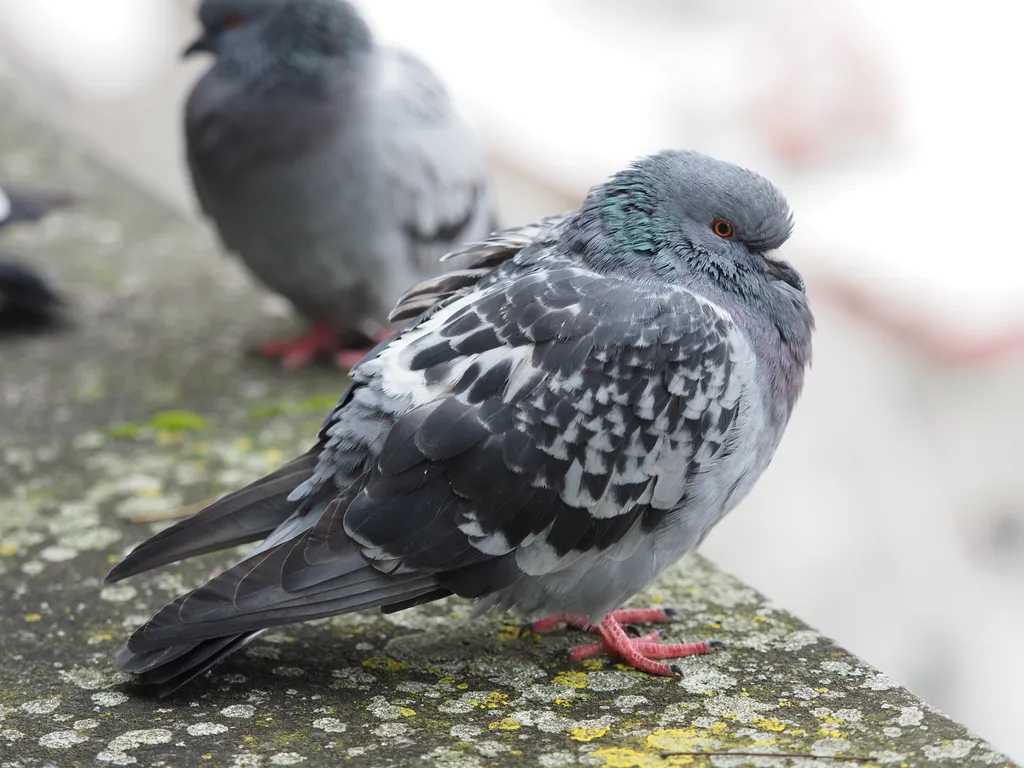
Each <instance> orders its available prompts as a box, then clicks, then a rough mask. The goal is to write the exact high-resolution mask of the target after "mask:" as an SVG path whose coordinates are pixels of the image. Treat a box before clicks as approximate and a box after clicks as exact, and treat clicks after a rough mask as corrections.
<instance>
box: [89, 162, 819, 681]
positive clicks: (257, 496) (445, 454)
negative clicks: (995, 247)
mask: <svg viewBox="0 0 1024 768" xmlns="http://www.w3.org/2000/svg"><path fill="white" fill-rule="evenodd" d="M791 228H792V218H791V216H790V213H789V209H788V205H787V203H786V201H785V199H784V197H783V196H782V194H781V193H780V192H779V191H778V190H777V189H776V188H775V187H774V186H773V185H772V184H771V183H770V182H769V181H767V180H766V179H765V178H763V177H762V176H759V175H757V174H755V173H753V172H751V171H748V170H745V169H742V168H740V167H737V166H735V165H731V164H728V163H725V162H722V161H719V160H715V159H713V158H710V157H707V156H705V155H702V154H698V153H695V152H690V151H681V150H665V151H663V152H661V153H658V154H655V155H652V156H650V157H646V158H642V159H640V160H637V161H636V162H634V163H633V164H632V165H631V166H629V167H628V168H626V169H625V170H623V171H620V172H619V173H617V174H616V175H614V176H612V177H611V178H610V179H609V180H607V181H606V182H605V183H603V184H600V185H598V186H596V187H594V188H593V189H591V191H590V192H589V193H588V195H587V197H586V198H585V200H584V201H583V203H582V204H581V206H580V208H579V209H577V210H575V211H571V212H568V213H565V214H562V215H557V216H553V217H549V218H547V219H544V220H541V221H539V222H537V223H535V224H531V225H529V226H524V227H520V228H515V229H509V230H506V231H502V232H498V233H495V234H492V235H491V236H489V237H488V238H486V239H484V240H483V241H481V242H480V243H475V244H469V245H467V246H464V247H462V248H460V249H458V250H457V251H455V252H452V254H451V257H450V258H452V259H458V258H460V257H462V258H464V259H465V260H466V264H467V266H466V267H464V268H461V269H454V270H452V271H450V272H448V273H447V274H444V275H442V276H440V277H437V278H433V279H431V280H428V281H425V282H424V283H422V284H420V285H418V286H416V287H414V288H412V289H410V290H409V291H408V292H407V293H406V294H405V295H404V296H403V297H402V298H401V299H400V301H399V302H398V304H397V306H396V307H395V309H394V310H393V312H392V314H391V317H392V319H396V320H397V319H402V318H406V319H408V320H410V322H409V324H408V325H407V326H406V327H404V328H403V329H402V330H401V331H399V333H398V334H397V335H395V336H393V337H392V338H390V339H389V340H386V341H384V342H382V343H380V344H378V345H377V346H376V347H375V348H374V349H373V350H372V351H371V352H370V353H369V354H368V355H367V356H366V357H365V358H364V359H363V360H362V361H361V362H360V363H359V364H357V365H356V366H355V368H354V369H353V370H352V373H351V378H352V382H351V386H350V388H349V389H348V391H347V392H346V393H345V394H344V395H343V396H342V397H341V399H340V401H339V402H338V404H337V406H336V407H335V408H334V410H333V412H332V413H331V414H330V415H329V416H328V417H327V419H326V421H325V423H324V425H323V428H322V429H321V431H320V434H319V438H318V441H317V443H316V445H315V446H313V447H312V448H311V450H309V451H308V452H307V453H305V454H303V455H302V456H300V457H298V458H296V459H294V460H293V461H291V462H290V463H288V464H286V465H284V466H283V467H281V468H280V469H278V470H277V471H276V472H274V473H272V474H270V475H268V476H267V477H264V478H262V479H261V480H257V481H256V482H254V483H253V484H251V485H249V486H247V487H245V488H242V489H241V490H238V491H236V492H234V493H232V494H230V495H228V496H226V497H224V498H223V499H221V500H219V501H217V502H215V503H214V504H212V505H211V506H209V507H207V508H206V509H204V510H203V511H201V512H199V513H197V514H196V515H195V516H193V517H191V518H189V519H187V520H183V521H181V522H179V523H177V524H176V525H174V526H172V527H170V528H168V529H166V530H164V531H162V532H161V533H158V534H157V535H155V536H153V537H152V538H151V539H149V540H148V541H146V542H144V543H142V544H140V545H139V546H138V547H136V548H135V549H134V550H133V551H132V552H131V553H129V554H128V555H127V556H126V557H125V559H124V560H122V561H121V562H120V563H119V564H118V565H116V566H115V567H114V568H113V569H112V570H111V572H110V573H109V574H108V576H107V577H106V581H107V583H112V582H116V581H118V580H120V579H123V578H126V577H129V576H132V575H135V574H138V573H142V572H144V571H148V570H150V569H153V568H157V567H158V566H162V565H165V564H168V563H173V562H176V561H179V560H182V559H184V558H188V557H192V556H193V555H199V554H203V553H207V552H212V551H215V550H220V549H224V548H227V547H233V546H236V545H240V544H244V543H247V542H254V541H257V540H259V539H262V542H261V543H260V544H259V545H258V546H257V547H256V549H255V551H254V552H253V553H252V554H251V555H250V556H248V557H246V558H245V559H243V560H242V561H241V562H239V563H238V564H236V565H234V566H232V567H230V568H228V569H227V570H225V571H223V572H222V573H220V574H219V575H217V576H215V577H214V578H212V579H211V580H209V581H208V582H207V583H206V584H204V585H202V586H200V587H198V588H197V589H194V590H192V591H191V592H188V593H186V594H184V595H181V596H180V597H178V598H177V599H176V600H174V601H173V602H171V603H169V604H168V605H166V606H165V607H164V608H162V609H161V610H160V611H158V612H157V613H156V614H155V615H154V616H153V617H152V618H151V619H150V620H149V621H148V622H147V623H145V624H144V625H143V626H141V627H139V628H138V629H137V630H136V631H135V632H134V633H132V635H131V636H130V638H129V639H128V641H127V645H126V647H125V648H124V649H123V650H122V651H121V653H120V655H119V656H118V659H117V666H118V667H119V668H120V669H121V670H124V671H126V672H128V673H132V674H134V675H136V676H137V680H138V682H139V683H140V684H141V685H142V686H144V687H149V688H151V689H152V688H155V691H156V693H157V694H158V695H160V696H164V695H167V694H169V693H171V692H172V691H174V690H175V689H177V688H178V687H180V686H181V685H183V684H185V683H186V682H188V681H189V680H190V679H192V678H194V677H195V676H197V675H199V674H201V673H204V672H206V671H207V670H209V669H211V668H212V667H214V666H215V665H216V664H218V663H219V662H221V661H222V660H223V659H224V658H225V657H227V656H228V655H229V654H231V653H233V652H235V651H237V650H238V649H240V648H242V647H244V646H245V645H247V644H248V643H250V642H251V641H252V640H253V639H254V638H256V637H257V636H258V635H259V634H260V633H261V632H262V631H263V630H265V629H267V628H269V627H273V626H278V625H282V624H290V623H294V622H300V621H307V620H310V619H316V618H321V617H325V616H331V615H336V614H344V613H349V612H352V611H360V610H366V609H370V608H376V607H379V608H381V610H383V611H384V612H386V613H390V612H394V611H400V610H403V609H406V608H410V607H412V606H415V605H419V604H421V603H425V602H428V601H431V600H435V599H438V598H442V597H446V596H449V595H453V594H454V595H458V596H461V597H464V598H471V599H475V600H477V601H478V604H477V609H476V613H477V614H480V613H483V612H485V611H488V610H497V611H514V612H517V613H519V614H522V615H524V616H525V617H527V618H536V619H537V620H536V621H535V622H534V623H533V624H532V625H531V626H532V628H533V629H534V631H538V632H540V631H543V630H546V629H548V628H550V627H553V626H555V625H559V624H562V623H564V624H568V625H571V626H574V627H579V628H583V629H585V630H588V631H590V632H592V633H594V634H596V636H597V642H594V643H591V644H590V645H586V646H582V647H580V648H577V649H575V650H573V651H572V652H571V654H570V655H571V658H574V659H581V658H587V657H589V656H592V655H596V654H599V653H603V654H609V655H612V656H615V657H618V658H619V659H620V660H621V661H622V662H624V663H626V664H629V665H631V666H633V667H635V668H637V669H639V670H641V671H644V672H648V673H651V674H655V675H666V676H672V675H678V674H679V669H678V667H676V666H673V665H670V664H668V663H664V662H662V661H659V659H667V658H676V657H681V656H687V655H692V654H702V653H708V652H710V651H711V649H712V648H713V647H714V645H715V643H714V642H713V641H711V642H709V641H707V640H702V641H698V642H691V643H662V642H660V641H659V639H658V638H659V636H658V634H657V633H651V634H649V635H643V636H641V637H632V636H630V635H629V634H628V633H627V631H626V629H625V627H626V626H629V625H630V624H631V623H639V622H652V623H658V622H664V621H668V620H670V619H671V617H672V615H673V614H672V613H671V612H668V611H664V610H659V609H645V608H637V609H633V610H620V606H621V605H622V604H623V603H624V602H626V601H627V600H629V599H630V598H632V597H633V596H635V595H636V594H637V593H638V592H639V591H640V590H641V589H643V587H644V586H645V585H647V584H648V583H650V582H651V581H652V580H653V579H655V578H656V577H657V576H658V575H659V574H660V573H662V571H664V570H665V569H666V568H667V567H668V566H669V565H671V564H673V563H675V562H676V561H677V560H679V559H680V558H681V557H682V556H683V555H684V554H685V553H686V552H688V551H690V550H691V549H693V548H694V547H696V546H697V545H698V544H700V542H701V541H702V540H703V539H704V537H705V536H706V535H707V534H708V532H709V531H710V530H711V528H712V527H713V526H714V525H715V523H717V522H718V521H719V520H720V519H721V518H722V517H723V515H725V514H726V512H728V511H729V510H731V509H732V508H733V507H734V506H735V505H736V504H737V503H738V502H739V501H740V500H741V499H742V498H743V497H744V496H745V495H746V494H747V492H748V491H750V489H751V487H752V486H753V485H754V483H755V482H756V480H757V478H758V476H759V475H760V474H761V473H762V472H763V471H764V469H765V468H766V467H767V466H768V463H769V461H770V460H771V458H772V455H773V453H774V452H775V449H776V447H777V445H778V443H779V441H780V439H781V437H782V434H783V431H784V429H785V427H786V424H787V422H788V420H789V417H790V414H791V412H792V410H793V408H794V405H795V403H796V401H797V398H798V396H799V394H800V392H801V389H802V387H803V380H804V371H805V368H806V367H807V366H808V365H809V363H810V356H811V335H812V331H813V326H814V321H813V317H812V315H811V312H810V310H809V308H808V304H807V300H806V293H805V288H804V281H803V279H802V278H801V276H800V275H799V273H798V272H797V271H796V270H795V269H794V268H793V267H791V266H790V265H789V264H788V263H787V262H785V261H783V260H782V259H781V258H780V254H779V248H780V247H781V246H782V245H783V244H784V243H785V242H786V240H787V238H788V237H789V234H790V231H791Z"/></svg>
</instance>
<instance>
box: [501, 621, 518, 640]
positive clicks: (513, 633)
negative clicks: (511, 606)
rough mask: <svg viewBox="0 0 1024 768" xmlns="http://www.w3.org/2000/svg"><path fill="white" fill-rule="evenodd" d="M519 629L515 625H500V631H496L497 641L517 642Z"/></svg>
mask: <svg viewBox="0 0 1024 768" xmlns="http://www.w3.org/2000/svg"><path fill="white" fill-rule="evenodd" d="M520 634H521V632H520V628H519V627H517V626H516V625H515V624H502V625H501V629H499V630H498V639H499V640H518V639H519V636H520Z"/></svg>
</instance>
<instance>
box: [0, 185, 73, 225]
mask: <svg viewBox="0 0 1024 768" xmlns="http://www.w3.org/2000/svg"><path fill="white" fill-rule="evenodd" d="M72 202H74V196H73V195H71V193H69V192H65V191H60V190H36V189H22V188H20V187H18V188H13V189H12V188H11V187H6V186H5V187H3V188H0V226H3V225H4V224H11V223H14V222H19V221H38V220H39V219H41V218H43V217H44V216H45V215H46V214H48V213H49V212H50V211H53V210H56V209H57V208H64V207H65V206H68V205H70V204H71V203H72Z"/></svg>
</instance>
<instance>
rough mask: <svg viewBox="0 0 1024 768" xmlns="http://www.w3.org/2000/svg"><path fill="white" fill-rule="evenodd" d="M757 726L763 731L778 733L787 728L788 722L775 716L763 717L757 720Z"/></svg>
mask: <svg viewBox="0 0 1024 768" xmlns="http://www.w3.org/2000/svg"><path fill="white" fill-rule="evenodd" d="M757 727H758V728H760V729H761V730H762V731H774V732H776V733H778V732H780V731H784V730H786V724H785V723H783V722H782V721H780V720H776V719H774V718H769V717H762V718H761V719H760V720H758V721H757Z"/></svg>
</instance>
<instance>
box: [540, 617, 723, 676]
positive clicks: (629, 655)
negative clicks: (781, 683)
mask: <svg viewBox="0 0 1024 768" xmlns="http://www.w3.org/2000/svg"><path fill="white" fill-rule="evenodd" d="M673 616H675V611H673V610H671V609H664V610H663V609H661V608H634V609H627V610H622V611H612V612H611V613H609V614H608V615H607V616H606V617H605V619H604V621H602V622H601V623H600V624H597V625H592V624H591V623H590V622H589V620H588V619H587V617H586V616H574V615H571V614H562V615H559V616H549V617H547V618H544V619H539V620H537V621H535V622H533V623H531V624H530V625H529V628H530V631H531V632H538V633H540V632H545V631H547V630H549V629H552V628H554V627H555V626H557V625H559V624H567V625H568V626H570V627H574V628H576V629H583V630H585V631H587V632H593V633H594V634H597V635H600V636H601V639H600V640H599V641H598V642H596V643H591V644H589V645H580V646H577V647H576V648H573V649H571V650H570V651H569V658H570V659H572V660H573V661H581V660H583V659H589V658H591V657H592V656H597V655H598V654H602V653H607V654H609V655H611V656H618V657H619V659H620V660H621V661H622V662H624V663H626V664H628V665H629V666H631V667H633V668H634V669H639V670H640V671H641V672H647V673H649V674H652V675H662V676H664V677H677V676H678V675H679V674H680V670H679V668H678V667H677V666H675V665H672V664H663V663H661V662H658V661H654V659H678V658H682V657H684V656H696V655H698V654H704V653H710V652H711V649H712V648H720V647H722V643H720V642H718V641H714V640H712V641H706V640H702V641H700V642H698V643H662V642H661V633H660V632H651V633H650V634H648V635H643V636H642V637H630V636H629V635H628V634H627V633H626V630H625V628H624V627H623V624H632V623H640V624H664V623H667V622H669V621H671V620H672V618H673Z"/></svg>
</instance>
